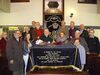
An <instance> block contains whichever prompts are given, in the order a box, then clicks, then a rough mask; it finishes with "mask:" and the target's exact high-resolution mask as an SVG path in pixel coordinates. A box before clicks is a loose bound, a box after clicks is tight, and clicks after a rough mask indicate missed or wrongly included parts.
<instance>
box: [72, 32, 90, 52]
mask: <svg viewBox="0 0 100 75" xmlns="http://www.w3.org/2000/svg"><path fill="white" fill-rule="evenodd" d="M76 39H79V41H80V44H81V45H82V46H83V47H84V48H85V51H86V53H89V48H88V45H87V43H86V41H85V39H84V38H82V37H80V31H79V30H77V31H76V32H75V37H74V38H73V39H71V41H70V42H71V43H74V42H75V40H76Z"/></svg>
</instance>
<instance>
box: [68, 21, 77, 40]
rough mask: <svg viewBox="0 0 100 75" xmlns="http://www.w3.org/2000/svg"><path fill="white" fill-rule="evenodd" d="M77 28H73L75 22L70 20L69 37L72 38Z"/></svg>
mask: <svg viewBox="0 0 100 75" xmlns="http://www.w3.org/2000/svg"><path fill="white" fill-rule="evenodd" d="M76 30H77V29H76V28H75V22H74V21H71V22H70V28H69V39H72V38H74V37H75V31H76Z"/></svg>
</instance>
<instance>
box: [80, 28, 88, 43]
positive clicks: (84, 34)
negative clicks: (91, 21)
mask: <svg viewBox="0 0 100 75" xmlns="http://www.w3.org/2000/svg"><path fill="white" fill-rule="evenodd" d="M80 36H81V37H83V38H84V39H85V41H86V42H87V38H88V37H89V34H88V32H87V31H86V30H83V32H82V33H81V35H80Z"/></svg>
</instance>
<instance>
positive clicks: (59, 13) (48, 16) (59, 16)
mask: <svg viewBox="0 0 100 75" xmlns="http://www.w3.org/2000/svg"><path fill="white" fill-rule="evenodd" d="M62 20H64V0H43V22H44V25H46V26H44V27H45V28H46V27H47V28H48V29H49V31H50V32H52V31H53V30H58V29H59V26H60V25H61V21H62Z"/></svg>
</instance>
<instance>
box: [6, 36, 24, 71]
mask: <svg viewBox="0 0 100 75" xmlns="http://www.w3.org/2000/svg"><path fill="white" fill-rule="evenodd" d="M21 45H22V42H21V40H20V41H19V42H18V41H17V40H16V39H15V38H14V37H13V38H11V39H9V40H8V41H7V46H6V55H7V59H8V64H9V69H10V70H11V71H18V70H22V69H23V51H22V46H21ZM10 60H14V63H13V64H11V63H10Z"/></svg>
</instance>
